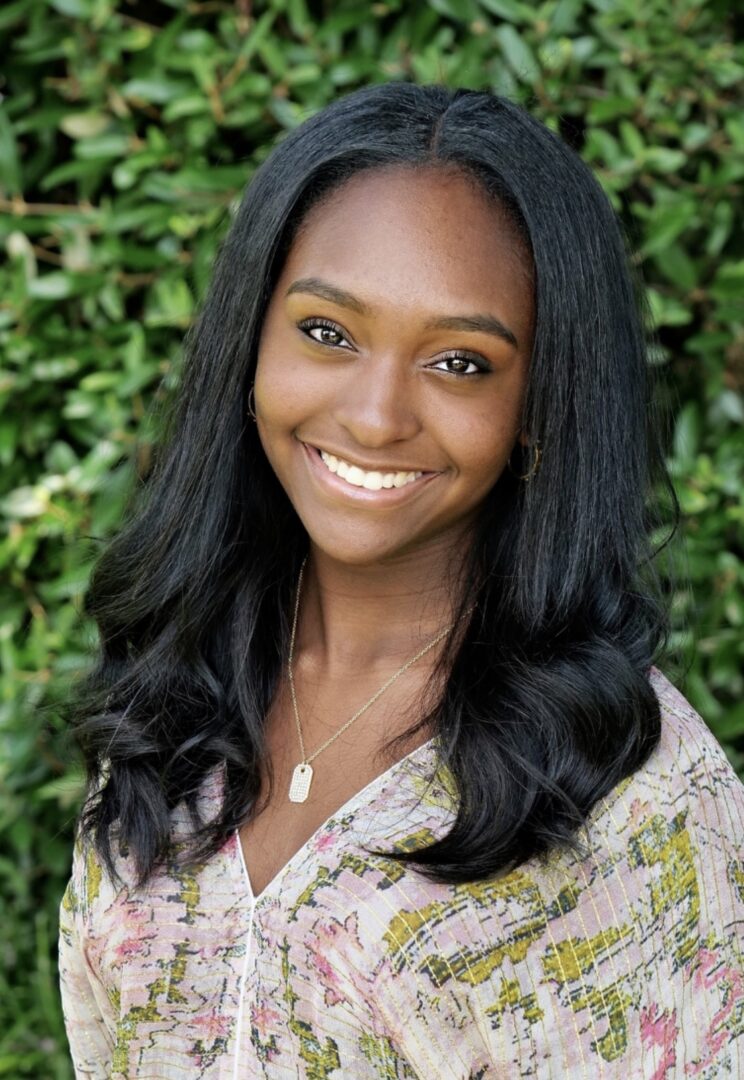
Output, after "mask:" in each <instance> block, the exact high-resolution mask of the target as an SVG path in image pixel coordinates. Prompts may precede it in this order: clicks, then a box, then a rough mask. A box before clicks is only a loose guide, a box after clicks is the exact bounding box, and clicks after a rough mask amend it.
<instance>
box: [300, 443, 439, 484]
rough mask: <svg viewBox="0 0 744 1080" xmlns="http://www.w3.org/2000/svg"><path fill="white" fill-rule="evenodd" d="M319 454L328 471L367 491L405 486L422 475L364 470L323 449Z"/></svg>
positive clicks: (420, 473)
mask: <svg viewBox="0 0 744 1080" xmlns="http://www.w3.org/2000/svg"><path fill="white" fill-rule="evenodd" d="M320 456H321V458H322V460H323V462H324V463H325V465H326V466H327V467H328V468H329V469H330V471H331V472H332V473H335V474H336V475H337V476H340V477H341V479H342V480H345V481H346V482H347V484H352V485H353V486H354V487H363V488H367V490H368V491H379V490H380V488H392V487H396V488H399V487H405V486H406V484H410V483H412V482H413V481H414V480H418V478H419V476H423V475H424V474H423V473H422V472H397V473H381V472H365V471H364V469H360V468H359V466H358V465H349V463H348V462H347V461H343V460H342V459H341V458H337V457H335V456H334V455H333V454H326V452H325V451H324V450H321V451H320Z"/></svg>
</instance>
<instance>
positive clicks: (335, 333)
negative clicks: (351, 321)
mask: <svg viewBox="0 0 744 1080" xmlns="http://www.w3.org/2000/svg"><path fill="white" fill-rule="evenodd" d="M297 326H298V328H299V329H300V330H302V332H303V333H305V334H306V335H307V337H309V338H310V339H311V340H312V341H316V342H317V343H318V345H330V346H331V347H332V348H333V347H336V346H337V345H338V341H330V340H329V339H328V336H326V335H330V336H331V337H337V338H341V340H342V341H346V340H347V339H346V338H345V337H344V334H343V331H342V330H341V328H340V327H339V326H337V325H336V323H334V322H331V320H330V319H318V318H315V319H303V320H302V321H301V322H298V323H297ZM310 330H320V331H321V335H322V336H321V337H314V336H313V335H312V334H311V333H310V332H309V331H310Z"/></svg>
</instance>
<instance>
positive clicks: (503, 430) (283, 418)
mask: <svg viewBox="0 0 744 1080" xmlns="http://www.w3.org/2000/svg"><path fill="white" fill-rule="evenodd" d="M531 275H532V264H531V260H530V256H529V253H528V251H527V250H526V248H525V245H524V242H523V241H522V240H521V238H520V237H519V234H518V233H517V232H516V230H515V228H514V226H513V225H512V223H511V222H510V221H509V219H508V218H507V217H506V215H505V213H504V212H503V211H502V209H501V208H500V206H499V205H498V204H497V203H495V202H494V201H493V200H491V199H489V198H488V197H487V195H486V194H485V193H484V192H483V190H482V189H481V188H480V187H479V186H478V185H477V184H476V183H475V182H474V181H473V180H472V179H470V178H468V177H466V176H464V175H462V174H461V173H459V172H457V171H454V170H443V169H442V168H425V169H416V170H412V169H409V168H385V169H381V170H375V171H369V172H366V173H362V174H359V175H357V176H355V177H353V178H352V179H351V180H350V181H348V182H347V183H345V184H344V186H343V187H342V188H340V189H337V190H336V191H334V192H333V193H332V194H331V196H330V197H329V198H327V199H326V200H325V201H324V202H322V203H320V204H318V205H316V206H315V207H314V208H313V210H311V211H310V213H309V214H308V216H307V217H306V219H305V221H304V222H303V226H302V228H301V229H300V231H299V233H298V235H297V237H296V239H295V242H294V244H293V246H292V248H291V250H290V252H289V255H288V257H287V259H286V262H285V265H284V267H283V269H282V272H281V276H280V278H279V280H278V283H277V285H276V288H275V290H274V293H273V295H272V297H271V300H270V303H269V306H268V309H267V312H266V317H265V319H264V323H263V327H262V332H261V337H260V342H259V351H258V364H257V371H256V379H255V393H254V409H255V412H256V415H257V427H258V434H259V438H260V440H261V444H262V446H263V449H264V451H265V453H266V455H267V457H268V459H269V461H270V463H271V465H272V467H273V469H274V471H275V473H276V475H277V477H278V479H279V481H280V482H281V484H282V486H283V487H284V489H285V491H286V492H287V495H288V496H289V499H290V500H291V502H292V504H293V506H294V508H295V510H296V512H297V514H298V516H299V517H300V519H301V521H302V523H303V525H304V526H305V529H306V530H307V533H308V535H309V537H310V558H309V559H308V563H307V565H306V568H305V574H304V580H303V586H302V597H301V605H300V616H299V621H298V630H297V644H296V647H295V665H294V670H295V678H296V685H297V690H298V701H300V702H301V703H302V704H301V705H300V711H301V715H302V717H303V728H304V727H305V725H306V723H307V724H311V723H315V721H313V720H311V719H309V717H310V716H311V715H312V713H313V704H314V703H317V701H318V700H323V699H324V698H326V697H327V695H330V696H331V697H332V698H333V700H334V701H335V702H336V708H335V709H334V715H333V716H331V717H330V718H327V719H326V720H325V721H323V724H322V725H321V724H320V722H318V723H319V726H318V727H316V728H315V729H313V730H314V732H315V734H316V735H317V738H318V739H319V738H321V736H323V737H327V736H328V735H330V734H333V733H334V732H335V731H337V730H338V728H339V727H340V726H341V724H342V723H343V722H344V721H345V720H346V719H347V718H348V717H349V716H350V715H351V713H353V712H354V711H355V710H356V709H357V708H359V707H360V705H361V704H363V703H364V701H365V700H366V699H367V698H369V697H370V696H371V695H372V693H374V692H375V690H377V689H378V688H379V686H380V685H381V684H382V683H383V682H384V681H385V679H386V678H387V677H389V676H390V675H391V674H392V673H393V672H394V671H395V670H396V669H397V668H399V667H400V666H401V665H402V664H403V663H404V662H405V661H406V660H408V659H409V658H410V657H411V656H412V655H413V654H414V653H415V652H416V651H417V650H418V649H420V648H422V647H423V645H425V644H427V643H428V641H430V640H431V639H432V638H433V637H434V636H435V635H436V634H437V633H438V632H439V631H440V630H441V629H442V628H443V627H445V626H446V625H448V623H449V621H450V620H449V615H450V613H451V611H452V608H453V602H454V598H453V596H452V595H451V589H452V585H451V578H448V576H447V570H448V568H451V566H452V565H453V560H454V564H455V565H459V564H460V563H461V561H462V552H463V550H464V545H466V544H467V543H468V542H469V540H468V537H469V533H470V528H471V526H472V521H473V518H474V515H475V512H476V510H477V507H478V506H479V504H480V503H481V502H482V500H483V499H484V498H485V497H486V495H487V493H488V492H489V490H490V489H491V488H492V486H493V485H494V483H495V482H496V481H497V479H498V477H499V476H500V474H501V472H502V470H503V469H504V468H505V467H506V463H507V459H508V458H509V455H510V454H511V453H512V451H513V450H514V447H515V443H516V441H517V440H518V439H519V441H521V442H522V443H524V444H527V443H528V442H529V441H530V440H529V438H528V436H527V433H525V432H523V431H520V416H521V409H522V404H523V401H524V395H525V392H526V386H527V376H528V369H529V358H530V352H531V347H532V338H533V319H534V308H533V286H532V280H531ZM307 278H315V279H321V280H322V281H324V282H327V283H331V284H332V285H334V286H336V287H337V288H338V289H342V290H345V291H346V292H347V293H349V294H352V295H353V296H354V297H356V298H357V299H358V300H359V301H360V302H361V303H363V304H364V305H365V306H366V309H367V311H366V313H364V314H362V313H360V312H359V311H357V310H352V308H350V307H348V306H345V305H342V304H341V303H339V302H334V301H332V300H331V299H328V298H323V297H320V296H318V295H315V294H312V293H310V292H308V291H304V290H303V291H293V292H291V293H290V294H289V295H288V290H289V289H290V286H291V285H292V284H293V283H294V282H297V281H298V280H300V279H307ZM475 313H485V314H488V315H490V316H492V317H493V318H494V319H497V320H499V321H500V323H501V324H503V326H504V327H506V328H507V331H508V332H510V333H511V335H512V337H513V339H514V341H510V340H505V338H504V337H499V336H495V335H494V334H491V333H485V332H483V331H482V330H478V331H473V330H464V329H444V328H442V329H426V325H425V324H426V323H427V322H428V321H430V320H433V319H436V318H439V317H441V316H444V315H463V314H475ZM311 317H317V318H322V319H326V320H330V321H331V322H333V323H334V324H336V327H337V330H336V331H334V330H324V329H322V328H319V327H316V328H307V329H306V330H304V331H303V330H301V329H299V328H298V326H297V324H298V322H300V321H301V320H303V319H309V318H311ZM514 342H516V343H514ZM453 352H459V353H466V354H469V355H468V356H466V357H465V359H461V360H455V361H452V360H450V361H449V362H446V361H445V359H443V358H446V357H447V355H448V354H452V353H453ZM470 357H472V361H474V362H475V363H476V364H478V363H481V364H483V365H484V366H486V367H487V368H488V370H487V371H486V372H485V373H483V374H479V375H471V374H459V372H468V373H469V372H472V371H474V370H475V367H474V363H473V362H472V361H471V360H470ZM303 443H308V444H310V445H312V446H316V447H321V448H323V449H325V450H328V451H330V452H332V453H336V455H337V456H340V457H344V458H346V459H347V460H350V461H351V462H352V463H356V464H358V465H360V466H361V467H366V468H367V469H368V470H371V469H379V471H381V472H394V471H397V470H398V469H401V468H412V469H420V470H424V471H427V472H428V471H431V472H436V473H437V474H438V475H437V476H436V477H435V478H434V479H433V480H431V481H430V482H428V483H427V484H426V485H425V487H423V488H421V490H419V491H418V493H417V494H416V495H415V496H414V497H410V498H408V499H406V500H405V501H403V502H401V503H399V504H398V505H395V506H392V507H380V506H377V507H376V506H375V505H374V504H372V503H370V504H365V505H360V504H352V503H351V502H350V501H347V500H345V499H344V498H343V497H340V496H338V495H336V494H329V493H328V492H327V491H324V490H323V489H322V488H321V486H319V484H318V481H317V480H316V478H315V477H314V475H313V474H312V471H311V469H310V466H309V462H308V459H307V456H306V451H305V449H304V447H303V445H302V444H303ZM436 652H437V650H436V649H434V650H432V652H431V653H429V654H427V656H426V657H425V658H424V659H423V660H422V661H420V662H419V663H418V664H417V665H415V666H414V667H412V668H411V669H410V672H409V673H407V674H408V675H409V676H410V678H409V679H408V681H407V683H406V685H407V686H408V687H409V689H410V688H411V687H413V686H414V681H415V680H417V685H419V684H420V683H421V680H422V679H423V678H424V676H425V674H426V671H427V670H428V668H429V667H430V665H431V662H433V660H434V659H435V653H436ZM414 677H415V680H414ZM412 680H414V681H412ZM403 682H404V680H401V685H403ZM303 687H304V688H305V691H306V693H305V696H304V697H303V696H302V688H303ZM329 688H330V689H329ZM344 688H345V692H344ZM311 689H312V693H311V692H310V691H311ZM333 695H335V697H334V696H333ZM392 697H393V691H392V689H391V691H387V692H386V696H385V698H384V699H383V700H384V702H386V703H388V704H389V703H390V701H391V698H392ZM346 701H348V703H349V704H348V708H346V707H345V702H346ZM315 711H316V712H317V709H316V710H315ZM386 711H387V710H386ZM372 712H373V710H370V715H371V714H372ZM363 722H364V721H361V720H360V724H361V723H363ZM291 723H292V725H293V721H291ZM323 725H324V726H323ZM385 730H387V731H388V735H389V734H390V732H389V730H388V729H385ZM353 734H354V729H352V730H351V731H350V735H353ZM294 741H296V735H295V736H294ZM306 741H307V742H308V744H309V746H310V748H315V746H316V745H319V743H318V742H317V741H316V740H314V739H311V738H307V739H306ZM328 753H330V750H329V751H328ZM323 756H325V754H324V755H323ZM320 760H321V759H320V758H319V761H320Z"/></svg>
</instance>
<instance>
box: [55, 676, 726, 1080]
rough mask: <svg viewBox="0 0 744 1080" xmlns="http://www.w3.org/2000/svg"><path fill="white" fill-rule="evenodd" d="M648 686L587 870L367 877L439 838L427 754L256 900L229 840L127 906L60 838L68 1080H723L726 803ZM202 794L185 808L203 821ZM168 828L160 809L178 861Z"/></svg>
mask: <svg viewBox="0 0 744 1080" xmlns="http://www.w3.org/2000/svg"><path fill="white" fill-rule="evenodd" d="M649 677H650V681H651V684H652V685H653V687H654V689H655V692H656V694H657V696H658V698H659V701H660V703H661V710H662V718H663V723H662V739H661V743H660V745H659V746H658V748H657V749H656V750H655V751H654V753H653V755H652V756H651V758H650V759H649V761H648V762H647V763H646V765H644V766H643V767H642V768H641V769H640V770H638V771H637V772H636V773H635V774H634V775H633V776H631V777H629V778H627V779H626V780H624V781H622V782H621V783H620V784H618V786H617V787H616V788H615V789H614V790H613V791H612V792H611V793H610V795H609V796H607V797H606V798H605V799H603V800H601V801H600V802H599V803H597V804H596V806H595V807H594V809H593V810H592V813H591V815H590V818H589V820H588V823H587V825H588V832H587V836H588V840H589V843H590V854H589V855H588V856H587V857H586V858H584V859H577V858H576V857H573V856H568V855H554V856H553V857H552V858H551V859H549V860H548V861H547V864H543V863H539V862H538V861H537V860H535V861H530V862H528V863H526V864H525V865H523V866H522V867H521V868H519V869H518V870H515V871H513V872H511V873H509V874H506V875H504V874H502V875H501V876H497V877H494V878H493V879H492V880H489V881H483V882H479V883H474V884H464V885H441V884H432V883H430V882H428V881H426V879H425V878H424V877H423V876H422V875H421V874H420V873H418V872H416V870H415V869H409V868H407V867H405V866H403V865H400V864H397V863H395V862H393V861H391V860H385V859H384V858H380V857H374V856H373V857H370V856H368V855H366V853H365V851H364V847H365V846H367V847H379V848H384V847H386V846H387V844H386V841H387V843H389V844H390V845H391V849H392V848H393V847H394V848H396V849H398V848H405V847H409V846H412V847H415V846H419V845H420V844H421V843H422V842H424V841H429V840H430V839H433V838H435V837H439V836H441V835H443V834H444V833H445V832H446V831H447V829H448V827H449V826H450V825H451V822H452V820H453V818H454V813H455V803H454V794H453V792H454V786H453V782H452V776H451V774H450V773H449V772H448V771H447V770H445V768H444V767H443V766H442V764H441V763H439V762H438V758H437V753H436V751H437V745H438V744H437V738H436V737H435V738H434V739H432V740H430V742H428V743H426V744H424V745H423V746H420V747H418V748H417V749H415V750H414V751H413V752H412V753H411V754H409V755H408V757H406V758H403V759H402V760H401V761H398V762H396V763H395V764H394V765H393V766H392V767H391V768H390V769H388V770H387V771H386V772H385V773H383V774H382V775H381V776H378V777H377V778H376V779H374V780H373V781H372V782H371V783H370V784H368V785H367V787H365V788H364V789H363V790H362V791H360V792H358V793H357V794H356V795H355V796H354V797H353V798H351V799H350V800H349V801H348V802H347V803H346V804H345V805H344V806H342V807H341V808H340V809H339V810H338V811H337V812H336V813H335V814H334V815H333V816H332V817H330V818H329V819H328V820H327V821H326V822H325V823H324V824H323V825H321V826H320V828H319V829H318V830H317V831H316V832H315V833H314V834H313V836H312V837H311V838H310V839H309V840H308V841H307V843H305V844H304V845H303V846H302V847H301V848H300V850H299V851H297V852H296V854H295V855H294V856H293V857H292V858H291V859H290V860H289V862H288V863H287V864H286V866H285V867H284V868H283V869H282V870H281V871H280V872H279V874H278V876H276V877H275V878H274V880H273V881H272V882H271V883H270V884H269V885H268V886H267V888H266V889H265V890H264V891H263V892H262V893H261V894H260V896H259V897H258V899H257V900H254V898H253V897H252V895H251V889H250V884H249V880H248V875H247V872H246V868H245V864H244V861H243V856H242V851H241V846H240V843H239V840H238V836H237V833H233V834H232V835H231V837H230V839H229V840H228V841H227V842H226V843H225V845H224V846H223V847H222V849H221V850H220V851H219V852H218V854H217V855H216V856H214V857H213V858H212V859H210V860H208V861H207V862H205V863H204V864H203V865H201V866H199V867H197V868H195V869H194V870H192V871H191V872H185V871H181V870H179V869H178V867H177V866H176V865H174V864H171V865H169V866H168V867H166V868H164V869H163V870H162V871H161V872H160V873H159V874H158V876H156V877H155V878H154V879H153V880H151V882H150V883H149V885H148V886H147V887H146V889H145V890H144V891H142V892H136V891H133V890H130V889H129V888H127V887H126V886H121V887H120V888H119V889H118V890H117V889H115V888H114V887H113V886H112V885H111V883H110V880H109V878H108V876H107V875H106V873H105V871H104V870H103V869H102V867H101V865H100V864H99V862H98V859H97V857H96V855H95V852H94V850H93V849H92V847H88V846H86V847H83V845H82V844H81V843H80V840H79V838H78V841H77V842H76V844H75V849H74V857H73V867H72V876H71V879H70V882H69V884H68V886H67V889H66V891H65V894H64V896H63V898H62V902H61V906H60V933H59V963H60V985H61V992H62V1002H63V1007H64V1014H65V1022H66V1025H67V1033H68V1038H69V1042H70V1047H71V1051H72V1058H73V1061H74V1066H75V1075H76V1077H101V1078H104V1077H105V1078H113V1080H121V1078H133V1077H136V1078H138V1080H161V1078H162V1080H176V1078H182V1077H189V1078H191V1077H193V1078H202V1077H203V1078H205V1080H206V1078H208V1080H216V1078H218V1077H219V1078H220V1080H238V1078H240V1080H247V1078H249V1077H269V1078H271V1080H282V1078H285V1077H286V1078H290V1077H292V1078H295V1077H303V1078H307V1080H325V1078H329V1080H338V1078H343V1080H367V1078H369V1080H372V1078H390V1080H392V1078H396V1080H411V1078H420V1080H440V1078H442V1080H489V1078H494V1080H496V1078H512V1077H538V1078H542V1077H546V1078H552V1077H554V1078H560V1080H566V1078H569V1080H573V1078H586V1080H601V1078H605V1077H607V1078H610V1077H611V1078H622V1080H635V1078H642V1080H669V1078H672V1077H679V1078H682V1077H684V1078H690V1077H695V1078H700V1080H713V1078H716V1080H720V1078H721V1077H724V1076H730V1077H744V956H743V949H742V944H743V933H742V927H743V926H744V785H742V783H741V782H740V780H739V779H738V778H737V776H736V774H735V772H734V771H733V769H732V768H731V766H730V764H729V762H728V759H727V757H726V756H725V754H724V751H723V750H722V748H721V747H720V745H719V744H718V742H717V741H716V739H715V738H714V737H713V735H712V734H711V732H710V731H709V729H708V728H707V727H706V725H705V723H704V722H703V721H702V719H701V718H700V716H699V715H698V714H697V713H696V712H695V711H694V710H693V708H692V707H691V706H690V704H689V703H688V702H687V701H686V700H685V698H684V697H683V696H682V695H681V693H680V692H679V691H678V690H677V689H676V688H675V687H674V686H673V685H672V684H671V683H670V682H669V681H668V680H667V679H666V677H665V676H664V675H663V674H662V673H661V672H660V671H659V670H658V669H657V668H652V669H651V672H650V676H649ZM222 778H223V773H222V770H221V768H220V767H217V768H216V769H215V770H213V772H212V773H210V774H209V776H208V778H207V781H206V782H205V785H204V788H203V789H202V790H201V791H200V798H203V799H204V800H205V801H204V804H203V808H204V810H205V812H206V813H209V812H210V807H211V808H214V810H216V809H217V805H218V801H219V797H220V784H221V781H222ZM187 822H188V818H187V816H186V812H185V808H184V807H183V804H179V806H178V807H176V809H175V810H174V811H173V826H174V833H175V835H174V838H175V840H176V841H177V842H178V840H179V837H180V840H181V842H183V838H184V836H186V835H187V832H186V830H187V828H188V824H187ZM119 858H120V859H121V869H122V876H123V877H124V879H125V880H131V876H130V877H129V878H128V877H127V868H128V859H129V857H128V856H126V857H124V856H119ZM129 870H130V871H131V866H129Z"/></svg>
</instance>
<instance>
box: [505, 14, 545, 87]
mask: <svg viewBox="0 0 744 1080" xmlns="http://www.w3.org/2000/svg"><path fill="white" fill-rule="evenodd" d="M496 37H497V39H498V41H499V44H500V45H501V52H502V55H503V57H504V60H505V61H506V62H507V64H508V65H509V67H510V68H511V70H512V71H513V72H514V74H515V75H516V77H517V78H518V79H519V80H521V81H522V82H525V83H529V84H530V85H531V84H533V83H535V82H537V81H538V79H539V78H540V66H539V64H538V63H537V60H536V59H535V56H534V53H533V52H532V49H531V48H530V46H529V45H528V44H527V42H526V41H525V39H524V37H523V36H522V35H521V34H519V32H518V31H517V30H515V29H514V27H513V26H510V25H509V24H508V23H505V24H504V25H503V26H499V28H498V29H497V30H496Z"/></svg>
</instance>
